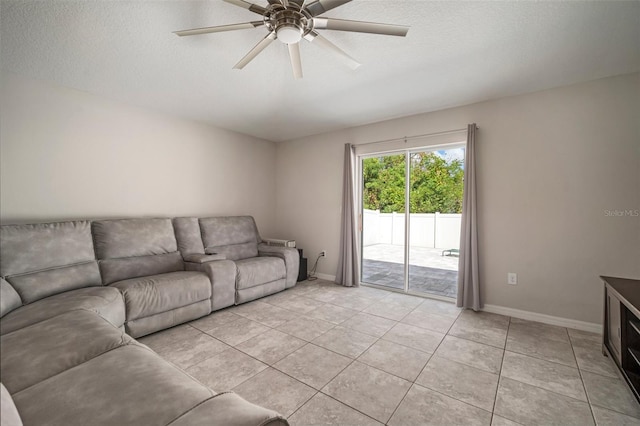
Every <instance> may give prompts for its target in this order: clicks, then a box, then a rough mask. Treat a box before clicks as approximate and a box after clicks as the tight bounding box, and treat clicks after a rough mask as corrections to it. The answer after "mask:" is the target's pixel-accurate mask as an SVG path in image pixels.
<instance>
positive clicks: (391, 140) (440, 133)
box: [353, 126, 480, 146]
mask: <svg viewBox="0 0 640 426" xmlns="http://www.w3.org/2000/svg"><path fill="white" fill-rule="evenodd" d="M479 128H480V127H478V126H476V129H479ZM466 130H467V128H466V127H465V128H464V129H456V130H447V131H444V132H435V133H425V134H424V135H415V136H405V137H403V138H393V139H385V140H383V141H375V142H365V143H358V144H353V146H365V145H376V144H379V143H386V142H395V141H405V142H406V141H408V140H411V139H419V138H425V137H429V136H440V135H448V134H450V133H458V132H463V131H466Z"/></svg>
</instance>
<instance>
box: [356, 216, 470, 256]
mask: <svg viewBox="0 0 640 426" xmlns="http://www.w3.org/2000/svg"><path fill="white" fill-rule="evenodd" d="M410 220H411V226H410V228H411V234H410V236H409V238H410V243H411V247H428V248H441V249H459V248H460V225H461V222H462V215H461V214H442V213H412V214H411V216H410ZM362 221H363V223H362V226H363V244H364V246H365V247H366V246H370V245H374V244H393V245H400V246H403V245H404V213H380V212H379V211H378V210H366V209H365V210H364V211H363V215H362Z"/></svg>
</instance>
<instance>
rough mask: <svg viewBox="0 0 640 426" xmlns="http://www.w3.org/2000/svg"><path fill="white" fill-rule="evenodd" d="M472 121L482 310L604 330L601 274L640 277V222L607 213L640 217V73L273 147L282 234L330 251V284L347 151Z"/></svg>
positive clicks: (325, 268)
mask: <svg viewBox="0 0 640 426" xmlns="http://www.w3.org/2000/svg"><path fill="white" fill-rule="evenodd" d="M381 101H382V100H381ZM471 122H476V123H478V125H479V127H480V130H479V134H478V139H477V140H478V153H477V155H478V163H477V164H478V169H479V172H478V173H479V174H478V193H479V221H480V236H479V238H480V242H479V243H480V250H481V253H480V274H481V280H482V285H483V298H484V301H485V303H487V304H492V305H498V306H503V307H508V308H513V309H520V310H525V311H531V312H535V313H540V314H546V315H552V316H558V317H563V318H570V319H575V320H579V321H587V322H591V323H598V322H600V321H601V310H602V305H601V303H602V285H601V283H600V281H599V279H598V276H599V275H601V274H602V275H616V276H626V277H635V278H640V260H639V259H640V218H639V217H630V216H622V217H613V216H607V215H606V213H605V211H606V210H619V211H623V210H636V209H640V74H631V75H625V76H620V77H614V78H608V79H602V80H597V81H593V82H589V83H584V84H578V85H573V86H568V87H562V88H558V89H552V90H547V91H543V92H538V93H533V94H527V95H521V96H515V97H510V98H505V99H500V100H495V101H489V102H483V103H479V104H474V105H470V106H465V107H460V108H453V109H449V110H443V111H438V112H432V113H427V114H422V115H417V116H412V117H405V118H400V119H396V120H391V121H386V122H381V123H376V124H371V125H368V126H363V127H357V128H351V129H347V130H343V131H337V132H332V133H328V134H323V135H318V136H313V137H308V138H304V139H300V140H294V141H289V142H285V143H281V144H278V147H277V149H278V154H277V184H276V187H277V226H278V231H279V234H280V235H282V236H287V237H290V238H295V239H296V240H297V242H298V245H299V247H302V248H304V249H305V253H306V256H307V257H308V258H309V260H310V263H311V265H312V264H313V261H314V260H315V257H316V255H317V253H318V252H319V251H320V250H322V249H326V250H327V251H328V257H327V258H326V259H322V260H321V261H320V266H319V268H318V270H319V272H321V273H324V274H329V275H335V268H336V264H337V255H338V253H337V252H338V239H339V229H340V221H339V219H340V209H341V205H340V203H341V196H342V195H341V191H342V189H341V187H342V162H343V150H344V148H343V146H344V144H345V143H347V142H350V143H366V142H372V141H377V140H384V139H389V138H399V137H403V136H410V135H419V134H425V133H430V132H440V131H446V130H452V129H459V128H464V127H466V124H467V123H471ZM311 265H310V266H311ZM507 272H516V273H517V274H518V285H517V286H510V285H507V283H506V278H507Z"/></svg>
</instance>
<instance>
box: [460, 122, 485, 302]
mask: <svg viewBox="0 0 640 426" xmlns="http://www.w3.org/2000/svg"><path fill="white" fill-rule="evenodd" d="M476 130H477V126H476V124H475V123H473V124H469V126H468V127H467V146H466V149H465V158H464V198H463V200H462V229H461V232H460V259H459V263H458V303H457V305H458V306H459V307H462V308H469V309H473V310H474V311H477V310H479V309H481V308H482V301H481V300H480V276H479V273H478V221H477V219H476V214H477V207H476V202H477V199H478V195H477V193H476Z"/></svg>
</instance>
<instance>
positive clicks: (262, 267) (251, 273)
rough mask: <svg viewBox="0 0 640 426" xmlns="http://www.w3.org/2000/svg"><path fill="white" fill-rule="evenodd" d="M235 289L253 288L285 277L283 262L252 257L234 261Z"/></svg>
mask: <svg viewBox="0 0 640 426" xmlns="http://www.w3.org/2000/svg"><path fill="white" fill-rule="evenodd" d="M236 266H237V268H238V276H237V278H236V289H238V290H240V289H244V288H250V287H255V286H257V285H262V284H266V283H268V282H271V281H276V280H280V279H283V278H285V277H286V274H287V271H286V269H285V266H284V260H282V259H280V258H279V257H252V258H250V259H244V260H238V261H236Z"/></svg>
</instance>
